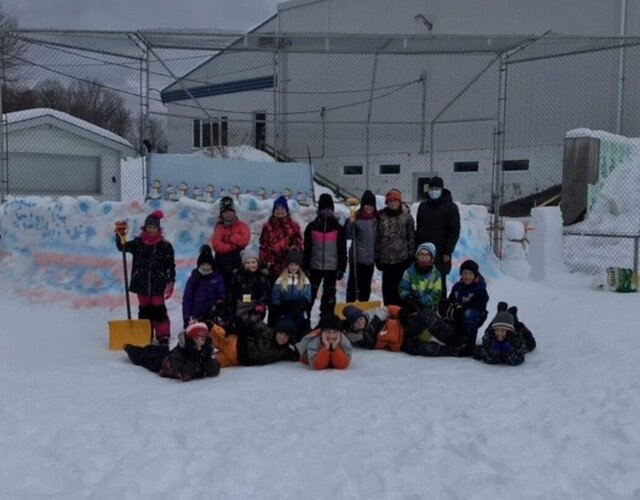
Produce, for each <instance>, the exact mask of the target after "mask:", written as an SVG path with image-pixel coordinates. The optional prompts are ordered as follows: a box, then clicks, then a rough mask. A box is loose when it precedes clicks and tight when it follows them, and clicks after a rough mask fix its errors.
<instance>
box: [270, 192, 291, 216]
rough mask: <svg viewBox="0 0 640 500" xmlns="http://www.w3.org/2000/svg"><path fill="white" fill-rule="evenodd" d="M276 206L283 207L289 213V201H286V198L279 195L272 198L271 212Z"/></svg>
mask: <svg viewBox="0 0 640 500" xmlns="http://www.w3.org/2000/svg"><path fill="white" fill-rule="evenodd" d="M278 207H284V209H285V210H286V211H287V213H289V202H287V199H286V198H285V197H284V196H280V197H278V198H276V199H275V200H273V210H272V212H271V213H273V212H275V210H276V208H278Z"/></svg>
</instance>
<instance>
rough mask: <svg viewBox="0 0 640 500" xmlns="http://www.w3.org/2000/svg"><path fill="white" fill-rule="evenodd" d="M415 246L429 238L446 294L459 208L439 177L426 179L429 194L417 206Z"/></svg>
mask: <svg viewBox="0 0 640 500" xmlns="http://www.w3.org/2000/svg"><path fill="white" fill-rule="evenodd" d="M416 226H417V227H416V248H417V247H418V245H420V244H421V243H425V242H431V243H433V244H434V245H435V246H436V258H435V266H436V268H437V269H438V271H440V275H441V276H442V296H441V297H442V299H445V298H446V297H447V274H449V273H450V272H451V256H452V255H453V251H454V250H455V248H456V244H457V243H458V238H459V237H460V211H459V210H458V206H457V205H456V204H455V203H454V201H453V198H452V196H451V192H450V191H449V190H448V189H445V188H444V182H443V180H442V178H441V177H432V178H431V179H430V180H429V196H428V198H427V199H426V200H425V201H423V202H421V203H420V205H419V206H418V213H417V215H416Z"/></svg>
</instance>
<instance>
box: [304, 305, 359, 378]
mask: <svg viewBox="0 0 640 500" xmlns="http://www.w3.org/2000/svg"><path fill="white" fill-rule="evenodd" d="M296 348H297V349H298V352H300V361H302V362H303V363H305V364H308V365H309V366H311V367H312V368H313V369H314V370H324V369H325V368H336V369H338V370H345V369H346V368H348V367H349V364H350V363H351V352H352V350H353V349H352V347H351V342H349V340H348V339H347V337H345V336H344V335H343V334H342V322H341V321H340V318H338V316H336V315H335V314H326V315H325V316H323V317H322V318H320V323H318V328H317V329H315V330H314V331H312V332H310V333H309V334H307V335H306V336H305V337H304V338H303V339H302V340H301V341H300V342H299V343H298V344H296Z"/></svg>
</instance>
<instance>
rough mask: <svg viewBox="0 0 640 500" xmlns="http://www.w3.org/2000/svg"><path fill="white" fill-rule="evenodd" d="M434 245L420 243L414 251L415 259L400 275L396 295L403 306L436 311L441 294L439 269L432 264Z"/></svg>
mask: <svg viewBox="0 0 640 500" xmlns="http://www.w3.org/2000/svg"><path fill="white" fill-rule="evenodd" d="M435 256H436V247H435V245H434V244H433V243H421V244H420V245H418V249H417V250H416V253H415V261H414V262H413V264H411V266H409V268H408V269H407V270H406V271H405V272H404V274H403V275H402V279H401V280H400V285H399V286H398V295H399V297H400V300H401V301H402V303H403V308H408V309H415V310H421V309H427V310H430V311H437V310H438V304H439V302H440V296H441V294H442V280H441V279H440V271H438V269H437V268H436V267H435V265H434V259H435Z"/></svg>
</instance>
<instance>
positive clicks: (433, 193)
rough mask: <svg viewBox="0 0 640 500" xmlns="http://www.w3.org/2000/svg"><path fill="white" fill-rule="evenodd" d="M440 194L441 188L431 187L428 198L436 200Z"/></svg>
mask: <svg viewBox="0 0 640 500" xmlns="http://www.w3.org/2000/svg"><path fill="white" fill-rule="evenodd" d="M441 195H442V189H432V190H431V191H429V198H431V199H432V200H437V199H438V198H440V196H441Z"/></svg>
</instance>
